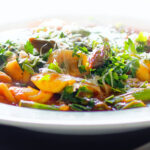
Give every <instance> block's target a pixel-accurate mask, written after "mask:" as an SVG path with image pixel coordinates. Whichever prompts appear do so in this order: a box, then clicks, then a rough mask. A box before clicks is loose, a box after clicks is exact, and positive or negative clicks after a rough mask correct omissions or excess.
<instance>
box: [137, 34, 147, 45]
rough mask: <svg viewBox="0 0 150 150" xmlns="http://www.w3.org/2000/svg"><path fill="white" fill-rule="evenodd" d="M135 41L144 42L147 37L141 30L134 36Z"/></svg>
mask: <svg viewBox="0 0 150 150" xmlns="http://www.w3.org/2000/svg"><path fill="white" fill-rule="evenodd" d="M136 42H138V43H146V42H147V37H146V36H144V34H143V32H140V33H139V35H138V37H137V38H136Z"/></svg>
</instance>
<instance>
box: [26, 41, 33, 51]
mask: <svg viewBox="0 0 150 150" xmlns="http://www.w3.org/2000/svg"><path fill="white" fill-rule="evenodd" d="M24 49H25V51H26V52H27V53H30V54H33V49H34V47H33V45H32V44H31V42H30V41H27V42H26V44H25V45H24Z"/></svg>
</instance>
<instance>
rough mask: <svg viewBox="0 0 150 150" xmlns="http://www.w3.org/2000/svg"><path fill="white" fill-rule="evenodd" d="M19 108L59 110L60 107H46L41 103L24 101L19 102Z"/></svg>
mask: <svg viewBox="0 0 150 150" xmlns="http://www.w3.org/2000/svg"><path fill="white" fill-rule="evenodd" d="M19 106H20V107H29V108H37V109H48V110H59V107H58V106H55V105H46V104H40V103H36V102H31V101H24V100H21V101H20V102H19Z"/></svg>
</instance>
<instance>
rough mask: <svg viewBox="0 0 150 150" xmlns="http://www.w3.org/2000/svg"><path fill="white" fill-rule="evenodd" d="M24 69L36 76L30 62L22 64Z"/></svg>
mask: <svg viewBox="0 0 150 150" xmlns="http://www.w3.org/2000/svg"><path fill="white" fill-rule="evenodd" d="M22 69H23V70H25V71H27V72H29V73H31V74H34V70H33V68H32V66H31V64H30V63H29V62H28V60H25V61H24V63H23V64H22Z"/></svg>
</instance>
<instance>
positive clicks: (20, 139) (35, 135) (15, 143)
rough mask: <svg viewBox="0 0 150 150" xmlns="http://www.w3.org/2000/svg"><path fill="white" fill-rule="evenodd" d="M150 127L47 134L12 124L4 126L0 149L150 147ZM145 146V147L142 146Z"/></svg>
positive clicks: (0, 128)
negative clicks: (119, 131) (99, 132)
mask: <svg viewBox="0 0 150 150" xmlns="http://www.w3.org/2000/svg"><path fill="white" fill-rule="evenodd" d="M148 142H150V128H146V129H143V130H137V131H132V132H126V133H121V134H110V135H86V136H85V135H84V136H83V135H80V136H77V135H58V134H46V133H40V132H35V131H30V130H25V129H20V128H16V127H10V126H2V125H1V126H0V150H8V149H11V150H28V149H36V150H45V149H46V150H47V149H54V148H55V149H70V150H74V149H76V150H80V149H87V150H88V149H91V150H94V149H97V147H99V149H102V150H107V149H108V150H133V149H134V150H149V149H150V146H149V145H146V146H143V145H144V144H147V143H148ZM140 146H142V148H139V147H140Z"/></svg>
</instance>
